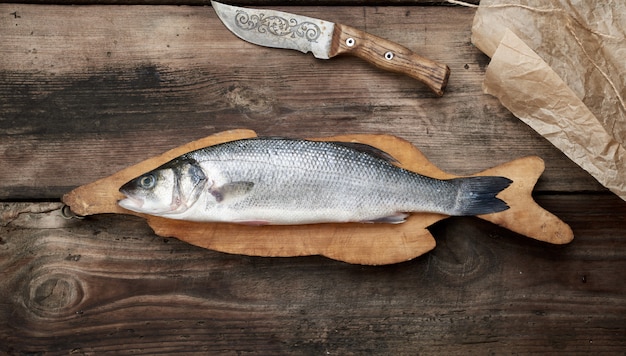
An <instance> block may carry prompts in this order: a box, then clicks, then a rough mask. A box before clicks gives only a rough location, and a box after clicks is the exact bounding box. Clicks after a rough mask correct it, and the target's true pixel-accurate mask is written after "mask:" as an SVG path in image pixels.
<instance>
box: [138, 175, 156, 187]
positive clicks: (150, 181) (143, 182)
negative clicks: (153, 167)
mask: <svg viewBox="0 0 626 356" xmlns="http://www.w3.org/2000/svg"><path fill="white" fill-rule="evenodd" d="M155 183H156V178H154V175H152V174H147V175H145V176H143V177H141V179H139V186H141V187H142V188H143V189H150V188H152V187H154V184H155Z"/></svg>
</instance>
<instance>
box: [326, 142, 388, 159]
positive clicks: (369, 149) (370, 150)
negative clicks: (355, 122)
mask: <svg viewBox="0 0 626 356" xmlns="http://www.w3.org/2000/svg"><path fill="white" fill-rule="evenodd" d="M331 143H333V144H335V145H338V146H343V147H347V148H350V149H352V150H355V151H359V152H361V153H366V154H368V155H370V156H374V157H376V158H378V159H382V160H383V161H386V162H388V163H392V164H393V163H398V160H397V159H395V158H393V156H392V155H390V154H389V153H387V152H385V151H383V150H381V149H379V148H376V147H374V146H370V145H367V144H365V143H359V142H340V141H332V142H331Z"/></svg>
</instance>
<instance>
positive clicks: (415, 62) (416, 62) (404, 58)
mask: <svg viewBox="0 0 626 356" xmlns="http://www.w3.org/2000/svg"><path fill="white" fill-rule="evenodd" d="M337 55H353V56H356V57H359V58H361V59H364V60H366V61H368V62H370V63H372V64H374V65H375V66H377V67H379V68H382V69H384V70H388V71H390V72H395V73H400V74H404V75H408V76H409V77H411V78H414V79H417V80H419V81H420V82H422V83H424V84H425V85H426V86H427V87H428V88H429V89H430V90H432V91H433V92H434V93H435V94H436V95H437V96H442V95H443V94H444V89H445V87H446V85H447V84H448V78H449V76H450V68H448V66H447V65H445V64H443V63H437V62H435V61H432V60H430V59H428V58H424V57H422V56H420V55H418V54H416V53H414V52H413V51H411V50H410V49H408V48H405V47H403V46H401V45H399V44H398V43H394V42H392V41H389V40H386V39H383V38H381V37H378V36H374V35H372V34H369V33H367V32H364V31H361V30H357V29H356V28H354V27H350V26H347V25H342V24H335V29H334V32H333V36H332V44H331V46H330V51H329V57H335V56H337Z"/></svg>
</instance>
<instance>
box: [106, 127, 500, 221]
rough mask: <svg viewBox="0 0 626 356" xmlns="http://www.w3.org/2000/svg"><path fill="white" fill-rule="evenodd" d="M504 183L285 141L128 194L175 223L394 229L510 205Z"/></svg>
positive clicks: (197, 159) (184, 158) (164, 177)
mask: <svg viewBox="0 0 626 356" xmlns="http://www.w3.org/2000/svg"><path fill="white" fill-rule="evenodd" d="M511 183H512V180H510V179H509V178H506V177H501V176H472V177H460V178H453V179H436V178H432V177H427V176H424V175H421V174H419V173H416V172H412V171H409V170H406V169H403V168H401V167H399V166H398V165H397V161H396V160H395V159H394V158H393V157H392V156H391V155H389V154H388V153H386V152H384V151H382V150H380V149H378V148H375V147H373V146H370V145H366V144H362V143H354V142H336V141H312V140H305V139H292V138H283V137H255V138H246V139H239V140H234V141H229V142H225V143H220V144H217V145H212V146H208V147H204V148H200V149H197V150H194V151H191V152H188V153H185V154H183V155H181V156H178V157H176V158H174V159H172V160H171V161H169V162H167V163H165V164H163V165H161V166H160V167H158V168H156V169H154V170H151V171H149V172H147V173H144V174H142V175H140V176H138V177H135V178H133V179H131V180H130V181H128V182H127V183H125V184H123V185H122V186H121V187H120V188H119V191H120V192H121V193H122V194H123V195H124V196H125V198H124V199H122V200H119V201H118V204H119V205H120V206H121V207H122V208H124V209H127V210H130V211H134V212H138V213H144V214H149V215H155V216H161V217H165V218H170V219H177V220H188V221H196V222H223V223H237V224H246V225H301V224H318V223H350V222H362V223H393V224H398V223H402V222H404V221H405V220H406V218H407V217H408V216H409V215H410V214H411V213H416V212H427V213H438V214H445V215H449V216H472V215H483V214H491V213H497V212H501V211H504V210H507V209H508V208H509V206H508V204H507V203H506V202H505V201H503V200H501V199H499V198H498V197H497V195H498V194H499V193H500V192H501V191H503V190H504V189H506V188H507V187H508V186H509V185H510V184H511Z"/></svg>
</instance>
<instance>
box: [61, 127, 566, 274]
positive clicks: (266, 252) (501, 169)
mask: <svg viewBox="0 0 626 356" xmlns="http://www.w3.org/2000/svg"><path fill="white" fill-rule="evenodd" d="M256 136H257V135H256V133H255V132H254V131H250V130H231V131H225V132H222V133H218V134H215V135H212V136H208V137H206V138H203V139H200V140H197V141H193V142H190V143H188V144H185V145H183V146H180V147H177V148H175V149H173V150H170V151H168V152H165V153H163V154H162V155H160V156H157V157H153V158H149V159H147V160H145V161H143V162H140V163H138V164H136V165H134V166H132V167H128V168H126V169H124V170H122V171H120V172H118V173H115V174H113V175H112V176H109V177H106V178H103V179H100V180H97V181H95V182H93V183H89V184H86V185H84V186H80V187H78V188H76V189H74V190H72V191H71V192H69V193H68V194H66V195H64V196H63V202H64V203H65V204H67V205H68V206H69V207H70V208H71V209H72V211H73V212H74V213H76V214H78V215H82V216H85V215H90V214H96V213H133V212H130V211H127V210H125V209H123V208H121V207H120V206H118V204H117V202H118V201H119V200H121V199H123V198H124V195H123V194H121V193H120V192H119V188H120V187H121V186H122V185H123V184H124V183H126V182H127V181H129V180H131V179H134V178H136V177H138V176H141V175H143V174H144V173H146V172H149V171H151V170H153V169H155V168H157V167H159V166H161V165H163V164H165V163H167V162H169V161H171V160H172V159H174V158H176V157H178V156H180V155H182V154H185V153H188V152H190V151H193V150H197V149H199V148H203V147H208V146H212V145H216V144H219V143H223V142H227V141H233V140H238V139H244V138H250V137H256ZM313 140H323V141H339V142H358V143H363V144H367V145H370V146H373V147H376V148H378V149H380V150H382V151H383V152H387V153H388V154H390V155H391V156H392V157H394V158H395V159H396V160H398V164H399V166H401V167H402V168H405V169H408V170H410V171H414V172H416V173H419V174H422V175H425V176H429V177H433V178H438V179H451V178H457V177H458V176H455V175H451V174H448V173H445V172H443V171H442V170H440V169H439V168H437V167H436V166H435V165H433V164H432V163H431V162H429V161H428V159H427V158H426V157H425V156H424V155H423V154H422V153H421V152H420V151H419V150H417V149H416V148H415V147H413V146H412V145H411V144H410V143H408V142H406V141H404V140H401V139H399V138H397V137H393V136H389V135H343V136H333V137H325V138H313ZM543 168H544V165H543V161H542V160H541V159H540V158H538V157H526V158H523V159H518V160H515V161H512V162H508V163H506V164H503V165H502V166H498V167H494V168H491V169H488V170H486V171H484V172H481V173H479V174H477V175H490V176H504V177H507V178H509V179H511V180H512V182H513V183H512V184H511V186H510V187H508V188H507V189H505V190H504V191H503V192H502V193H500V194H499V195H498V196H499V197H500V198H501V199H503V200H504V201H505V202H506V203H507V204H508V206H509V207H510V209H508V210H505V211H502V212H499V213H494V214H486V215H480V216H479V217H480V218H481V219H485V220H487V221H491V222H494V223H496V224H498V225H500V226H503V227H506V228H507V229H509V230H511V231H514V232H517V233H520V234H523V235H525V236H527V237H531V238H534V239H537V240H540V241H545V242H549V243H554V244H564V243H568V242H571V241H572V239H573V238H574V235H573V232H572V230H571V229H570V227H569V226H567V224H565V223H564V222H563V221H561V220H560V219H559V218H558V217H556V216H554V215H553V214H551V213H550V212H548V211H546V210H545V209H543V208H541V207H540V206H539V205H537V203H535V201H534V200H533V198H532V190H533V188H534V186H535V183H536V182H537V180H538V179H539V176H540V175H541V173H542V172H543ZM133 214H135V213H133ZM136 215H139V216H143V217H145V218H146V219H148V224H149V225H150V227H152V228H153V229H154V231H155V232H156V233H157V234H158V235H160V236H165V237H176V238H179V239H181V240H183V241H186V242H189V243H191V244H194V245H196V246H200V247H204V248H209V249H213V250H217V251H222V252H229V253H239V254H244V255H251V256H267V257H292V256H308V255H318V254H319V255H323V256H327V257H330V258H334V259H337V260H340V261H344V262H348V263H355V264H367V265H381V264H390V263H398V262H404V261H407V260H410V259H413V258H415V257H417V256H420V255H422V254H424V253H426V252H428V251H430V250H431V249H432V248H434V247H435V241H434V240H433V237H432V236H431V234H430V233H429V232H428V231H427V230H426V228H427V227H429V226H431V225H432V224H434V223H436V222H437V221H440V220H442V219H445V218H446V217H447V216H445V215H441V214H430V213H414V214H411V216H410V217H409V218H408V219H407V221H406V222H405V223H403V224H395V225H392V224H314V225H299V226H244V225H237V224H224V223H221V224H220V223H217V224H216V223H199V222H190V221H177V220H171V219H167V218H162V217H158V216H150V215H146V214H136Z"/></svg>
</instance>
